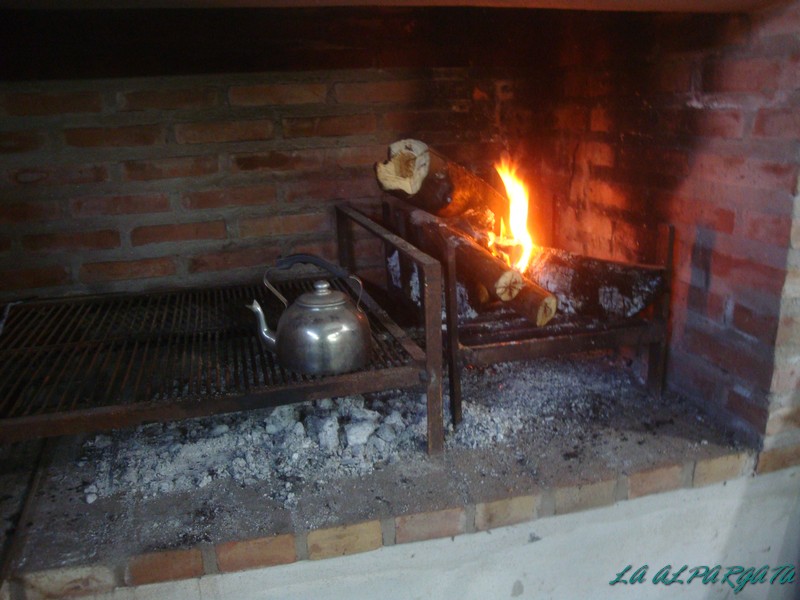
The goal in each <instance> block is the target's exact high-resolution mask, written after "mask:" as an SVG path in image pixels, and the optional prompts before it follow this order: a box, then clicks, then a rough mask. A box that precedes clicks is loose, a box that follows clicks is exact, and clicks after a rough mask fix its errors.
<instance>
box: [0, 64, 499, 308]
mask: <svg viewBox="0 0 800 600" xmlns="http://www.w3.org/2000/svg"><path fill="white" fill-rule="evenodd" d="M472 85H473V82H472V81H471V80H470V77H469V74H468V72H467V70H466V69H439V70H434V71H430V72H426V73H425V74H424V77H423V76H421V75H420V74H419V73H418V72H414V71H410V70H394V71H386V70H376V69H359V70H348V71H341V70H331V71H320V72H315V71H310V72H304V73H290V74H280V73H261V74H251V75H219V76H206V77H180V76H173V77H162V78H150V79H143V78H135V79H134V78H118V79H110V80H108V79H106V80H74V81H68V82H58V81H55V82H33V83H32V82H16V83H6V84H3V85H2V87H0V294H1V295H2V298H5V299H10V298H16V297H25V296H30V295H43V296H49V295H62V294H72V293H85V292H107V291H116V290H141V289H151V288H172V287H178V286H191V285H203V284H213V283H216V282H218V281H231V280H254V279H255V280H257V279H258V277H259V274H260V273H261V270H262V269H263V268H264V267H265V266H266V265H269V264H270V263H272V262H273V261H274V260H275V258H276V257H277V256H278V255H280V254H287V253H291V252H299V251H304V252H315V253H319V254H322V255H324V256H327V257H328V258H335V254H334V252H335V244H333V227H334V226H333V219H332V216H333V210H332V207H333V206H334V204H335V203H336V202H339V201H342V200H353V201H359V200H364V199H370V198H377V197H379V195H380V193H379V189H378V186H377V184H376V182H375V178H374V175H373V172H372V165H373V163H374V162H376V161H378V160H381V159H383V158H385V155H386V149H387V145H388V144H389V143H390V142H392V141H394V140H395V139H399V138H401V137H403V136H406V135H409V134H413V135H415V136H417V137H421V138H423V139H425V140H427V141H429V142H430V143H433V144H442V145H443V144H447V143H453V142H461V143H463V144H465V145H466V146H469V145H470V144H472V143H479V142H481V141H482V140H484V139H486V138H487V137H488V135H489V133H488V132H489V129H490V127H491V121H490V120H489V119H488V118H487V117H486V114H485V113H486V110H487V109H486V106H487V105H488V103H487V102H486V101H480V102H478V101H474V100H473V99H472V96H471V90H472ZM365 244H367V245H366V246H365V248H366V249H374V244H372V245H369V244H368V243H367V242H365ZM365 255H367V256H370V257H372V258H374V257H375V256H377V254H376V253H374V252H373V253H371V254H369V253H365Z"/></svg>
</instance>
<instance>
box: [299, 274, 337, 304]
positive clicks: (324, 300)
mask: <svg viewBox="0 0 800 600" xmlns="http://www.w3.org/2000/svg"><path fill="white" fill-rule="evenodd" d="M345 302H347V295H346V294H345V293H344V292H340V291H339V290H333V289H331V284H330V283H328V282H327V281H325V280H324V279H319V280H317V281H315V282H314V291H313V292H306V293H305V294H303V295H302V296H300V297H299V298H298V299H297V300H296V301H295V304H297V305H298V306H302V307H304V308H332V307H334V306H339V305H341V304H344V303H345Z"/></svg>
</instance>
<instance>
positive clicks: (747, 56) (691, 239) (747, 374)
mask: <svg viewBox="0 0 800 600" xmlns="http://www.w3.org/2000/svg"><path fill="white" fill-rule="evenodd" d="M557 55H558V58H557V59H556V62H557V64H556V65H554V66H553V67H552V68H551V69H550V70H549V71H547V72H545V73H544V74H543V75H540V76H539V77H537V78H536V79H534V80H532V81H531V80H520V81H513V82H510V85H511V86H512V87H513V98H512V99H510V100H509V101H507V102H506V107H505V109H503V110H504V111H505V114H504V122H505V123H506V127H507V129H508V131H509V132H510V133H511V135H512V136H513V135H515V136H517V137H518V138H519V139H521V140H523V141H522V142H521V143H520V148H519V149H518V152H520V153H521V154H523V155H524V156H526V157H527V160H528V161H529V163H530V164H531V165H534V166H533V167H532V168H531V171H532V177H533V178H534V179H535V180H537V181H538V182H539V186H540V187H541V189H542V194H541V202H542V203H544V204H547V203H551V204H552V205H553V206H554V213H555V216H556V220H557V225H556V229H555V230H556V236H557V240H556V243H557V245H561V246H564V247H567V248H570V249H572V250H575V251H578V252H585V253H588V254H593V255H596V256H605V257H610V258H619V259H624V260H636V259H639V260H641V259H642V257H643V256H645V257H647V256H648V254H647V252H645V247H646V246H647V245H648V242H649V241H650V240H651V239H652V238H653V237H654V236H653V234H652V232H653V230H652V229H651V230H650V232H649V233H645V235H644V236H642V235H640V234H638V233H637V227H638V226H640V225H642V224H644V225H649V226H655V225H656V224H658V223H661V222H668V223H673V224H674V225H675V227H676V252H675V270H676V273H675V277H674V281H673V287H674V295H673V307H672V311H673V315H672V324H671V325H672V327H671V335H672V342H671V343H672V351H671V360H670V365H669V375H668V378H669V384H670V385H671V386H672V387H673V388H677V389H679V390H681V391H683V392H686V393H688V394H689V395H691V396H692V397H695V398H697V399H698V400H700V401H702V402H704V403H706V404H707V405H709V406H711V407H715V410H718V412H719V413H720V414H721V416H723V418H726V419H728V418H729V417H730V415H731V414H733V415H735V416H736V417H737V423H738V425H739V426H740V427H741V428H742V429H744V430H745V431H749V432H751V433H753V432H754V433H757V434H759V435H764V434H765V433H766V436H767V439H766V445H767V446H768V447H770V446H773V445H779V446H780V445H782V444H784V443H785V444H790V445H795V446H796V444H797V443H798V442H800V429H798V426H799V425H800V398H799V397H800V394H798V381H800V358H799V357H800V352H798V350H800V348H798V345H797V341H796V340H797V338H796V337H795V336H794V335H793V333H794V332H796V331H797V325H796V318H797V316H798V300H797V298H798V290H800V286H798V285H797V284H796V282H797V280H798V276H797V273H798V271H797V268H798V264H800V261H798V258H797V257H798V254H797V244H798V241H799V239H798V223H797V216H798V200H797V194H798V189H797V186H798V163H799V162H800V154H798V150H799V147H798V137H800V120H798V116H797V115H798V114H800V110H798V109H799V108H800V106H798V105H799V104H800V89H799V88H800V3H797V2H794V3H791V4H789V5H786V6H783V7H781V8H777V9H774V10H771V11H767V12H764V13H761V14H756V15H750V16H680V15H660V16H656V15H639V16H634V17H631V16H628V17H618V16H610V15H605V16H601V17H597V16H592V17H591V18H589V17H587V18H585V19H582V20H581V19H572V20H570V21H569V22H568V23H567V24H566V25H565V27H564V35H563V38H562V43H561V44H560V47H559V49H558V52H557ZM546 81H550V82H552V83H551V87H550V88H549V89H550V90H551V91H550V93H549V96H545V99H544V101H542V90H543V89H548V88H546V87H545V85H544V82H546ZM630 223H634V224H635V225H634V226H631V225H630ZM776 344H777V347H776Z"/></svg>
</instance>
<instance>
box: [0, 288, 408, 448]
mask: <svg viewBox="0 0 800 600" xmlns="http://www.w3.org/2000/svg"><path fill="white" fill-rule="evenodd" d="M312 284H313V279H312V278H309V279H298V280H291V281H287V282H283V283H282V284H281V285H280V287H281V291H282V293H283V294H284V295H285V296H286V297H287V298H288V299H289V300H290V301H292V300H293V299H294V298H296V297H297V296H298V295H299V294H301V293H302V292H304V291H308V290H310V289H312ZM333 285H334V287H336V288H338V289H341V290H343V291H346V292H348V293H351V290H350V289H349V287H348V286H347V285H346V284H345V283H344V282H342V281H340V280H334V281H333ZM253 298H255V299H257V300H258V301H259V302H260V303H261V304H262V306H263V307H264V311H265V313H266V314H267V318H268V321H270V320H271V321H272V322H271V323H270V325H271V326H273V327H274V326H275V325H276V322H277V316H278V315H279V314H280V312H281V310H282V309H283V306H282V305H281V304H280V303H279V302H278V300H277V299H276V298H274V297H273V296H272V295H271V294H270V293H269V292H268V291H267V290H265V289H264V288H263V286H260V285H251V286H237V287H226V288H218V289H209V290H190V291H181V292H170V293H161V294H149V295H137V296H116V297H96V298H79V299H63V300H57V301H41V302H33V303H27V304H19V305H16V306H13V307H12V308H11V309H10V311H9V313H8V317H7V320H6V323H5V328H4V330H3V333H2V335H0V419H1V420H2V422H0V425H2V426H1V427H0V437H8V436H9V435H11V437H25V436H20V434H19V433H16V434H15V435H13V433H14V432H12V431H11V427H10V426H11V425H13V424H14V423H26V424H36V425H39V426H40V427H38V429H37V428H34V430H32V431H31V433H32V435H31V436H28V437H33V436H34V435H52V434H56V433H63V432H72V431H75V430H80V429H92V424H94V425H98V426H99V425H104V426H108V425H114V426H116V425H120V424H126V423H134V422H138V421H142V420H146V419H147V418H148V417H152V416H155V415H156V414H157V415H158V416H164V415H165V414H166V416H169V412H167V413H165V412H164V409H165V408H170V407H171V408H172V409H174V413H175V415H174V416H176V417H179V416H193V415H199V414H211V413H213V412H218V411H220V410H231V409H235V408H236V406H235V405H232V404H231V403H230V400H231V399H232V398H237V397H239V398H242V399H243V401H244V402H245V403H246V404H247V407H252V406H254V405H258V404H261V405H270V404H279V403H286V402H290V401H298V399H305V397H304V395H305V396H307V397H309V398H313V397H324V394H325V393H326V391H328V390H329V391H330V394H329V395H340V394H342V393H356V392H357V391H369V390H363V389H362V388H364V387H365V386H364V385H363V383H364V377H365V376H368V377H370V378H372V379H376V378H377V383H381V378H383V381H382V384H383V385H386V386H396V387H408V385H409V384H408V377H409V371H408V367H411V366H413V367H414V370H413V373H417V366H418V360H416V359H418V355H417V353H416V352H415V346H414V345H413V344H411V342H410V340H408V339H404V337H403V335H402V332H400V331H399V330H398V329H397V328H396V326H394V327H392V323H391V322H390V321H388V320H387V318H386V317H385V314H383V313H382V311H380V309H379V308H378V307H377V306H376V305H375V304H374V303H368V306H367V311H366V312H367V316H368V318H369V321H370V325H371V328H372V342H373V358H372V361H371V363H370V365H369V366H368V367H367V368H366V369H365V370H364V371H361V372H359V373H355V374H345V375H340V376H328V377H313V376H306V375H302V374H299V373H295V372H291V371H287V370H285V369H283V368H281V366H280V365H278V364H277V362H276V358H275V356H274V354H272V353H271V352H269V351H267V350H266V349H265V348H264V347H263V345H262V344H261V341H260V339H259V338H258V335H257V328H256V324H255V320H254V317H253V315H252V313H251V312H250V311H249V310H247V309H246V308H245V304H247V303H249V302H250V301H252V300H253ZM368 300H369V299H368ZM270 317H272V318H270ZM398 333H399V334H400V335H398ZM409 344H411V345H410V346H409ZM397 369H400V370H401V371H402V372H396V371H397ZM402 378H405V380H406V383H405V385H397V384H398V382H399V381H402ZM411 379H412V381H413V382H414V383H416V384H419V378H418V377H417V378H414V377H412V378H411ZM377 383H376V382H373V383H371V384H370V385H369V386H366V387H373V388H375V386H376V385H377ZM276 394H277V395H276ZM258 397H260V398H261V401H260V402H259V401H258V400H255V398H258ZM244 407H245V406H242V408H244ZM70 415H71V416H72V417H75V416H79V417H82V418H83V419H84V420H85V421H86V426H85V427H84V426H81V425H80V423H79V420H78V419H74V418H72V419H70V418H69V416H70ZM66 421H69V422H70V423H69V424H68V425H67V424H66ZM101 421H103V422H102V423H101ZM4 434H6V435H4Z"/></svg>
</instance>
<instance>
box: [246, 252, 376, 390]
mask: <svg viewBox="0 0 800 600" xmlns="http://www.w3.org/2000/svg"><path fill="white" fill-rule="evenodd" d="M298 263H307V264H313V265H316V266H318V267H321V268H323V269H325V270H327V271H328V272H330V273H331V274H332V275H334V276H336V277H341V278H350V279H353V280H355V281H356V282H358V284H359V286H360V288H361V292H359V297H358V302H357V303H356V304H353V301H352V300H351V299H350V297H349V296H348V295H347V294H345V293H344V292H340V291H338V290H334V289H331V286H330V283H328V282H327V281H325V280H322V279H321V280H318V281H315V282H314V290H313V291H311V292H306V293H304V294H302V295H301V296H300V297H299V298H297V299H296V300H295V301H294V303H293V304H292V305H291V306H289V302H288V301H287V300H286V298H285V297H284V296H283V294H281V293H280V292H279V291H278V290H276V289H275V287H274V286H273V285H272V284H271V283H270V282H269V277H270V275H271V274H272V273H273V272H274V271H276V270H279V269H289V268H291V267H292V266H293V265H295V264H298ZM264 285H265V286H267V288H268V289H269V290H270V291H271V292H272V293H273V294H275V295H276V296H277V297H278V299H279V300H280V301H281V302H282V303H283V305H284V306H285V307H286V309H285V310H284V311H283V313H282V314H281V316H280V319H279V320H278V327H277V330H276V331H272V330H271V329H270V328H269V327H268V326H267V322H266V319H265V318H264V312H263V310H262V309H261V306H260V305H259V303H258V302H257V301H256V300H253V303H252V304H249V305H247V308H249V309H250V310H252V311H253V312H254V313H255V315H256V318H257V319H258V327H259V336H260V337H261V339H262V341H263V342H264V344H265V345H266V347H267V349H269V350H271V351H272V352H275V354H277V355H278V362H279V363H280V364H281V366H283V367H285V368H287V369H291V370H293V371H298V372H300V373H307V374H310V375H322V374H337V373H346V372H348V371H355V370H358V369H361V368H363V367H365V366H366V365H367V363H368V362H369V359H370V354H371V350H372V337H371V335H370V328H369V321H368V319H367V316H366V315H365V314H364V311H363V310H362V309H361V307H360V303H361V293H363V289H364V286H363V283H362V282H361V280H360V279H359V278H358V277H356V276H355V275H350V274H348V273H347V271H345V270H344V269H342V268H341V267H338V266H336V265H333V264H331V263H329V262H328V261H326V260H323V259H321V258H319V257H317V256H313V255H311V254H293V255H291V256H286V257H284V258H280V259H278V261H277V262H276V264H275V266H274V267H272V268H270V269H268V270H267V272H266V273H265V274H264Z"/></svg>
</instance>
